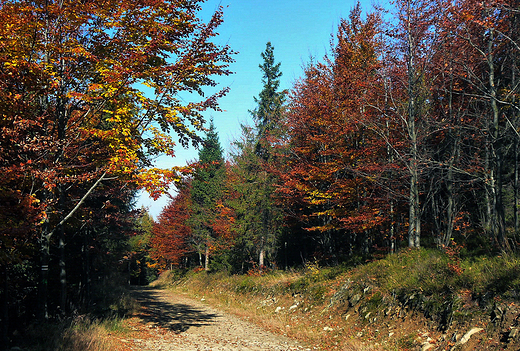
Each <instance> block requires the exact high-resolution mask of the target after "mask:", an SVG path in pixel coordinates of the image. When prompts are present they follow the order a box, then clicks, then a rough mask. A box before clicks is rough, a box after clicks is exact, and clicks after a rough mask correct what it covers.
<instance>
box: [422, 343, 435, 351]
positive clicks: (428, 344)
mask: <svg viewBox="0 0 520 351" xmlns="http://www.w3.org/2000/svg"><path fill="white" fill-rule="evenodd" d="M432 347H433V345H432V344H430V343H429V342H425V343H424V344H423V345H422V348H421V351H426V350H429V349H431V348H432Z"/></svg>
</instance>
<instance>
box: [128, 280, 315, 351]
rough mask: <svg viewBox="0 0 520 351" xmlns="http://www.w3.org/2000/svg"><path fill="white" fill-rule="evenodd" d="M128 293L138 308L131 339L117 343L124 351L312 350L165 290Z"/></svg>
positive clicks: (141, 288)
mask: <svg viewBox="0 0 520 351" xmlns="http://www.w3.org/2000/svg"><path fill="white" fill-rule="evenodd" d="M131 294H132V296H133V297H134V298H136V299H137V300H138V301H139V303H140V304H141V306H142V308H141V309H140V311H139V312H138V313H137V314H136V315H134V317H133V318H131V319H130V320H129V326H130V328H131V329H132V330H133V332H132V333H131V335H132V337H131V338H127V339H121V340H120V341H121V342H122V343H124V345H125V347H124V349H125V350H132V351H133V350H150V351H151V350H154V351H156V350H163V351H170V350H182V351H206V350H207V351H228V350H244V351H259V350H265V351H307V350H309V351H310V350H315V348H314V347H308V346H305V345H302V344H300V343H298V342H297V341H295V340H291V339H289V338H287V337H284V336H281V335H276V334H273V333H271V332H268V331H265V330H263V329H261V328H260V327H258V326H256V325H254V324H252V323H249V322H247V321H244V320H242V319H240V318H238V317H235V316H233V315H230V314H227V313H224V312H222V311H218V310H216V309H214V308H212V307H210V306H208V305H206V304H204V303H203V302H201V301H197V300H194V299H190V298H188V297H186V296H183V295H179V294H175V293H173V292H171V291H168V290H159V289H152V288H148V287H134V288H132V289H131Z"/></svg>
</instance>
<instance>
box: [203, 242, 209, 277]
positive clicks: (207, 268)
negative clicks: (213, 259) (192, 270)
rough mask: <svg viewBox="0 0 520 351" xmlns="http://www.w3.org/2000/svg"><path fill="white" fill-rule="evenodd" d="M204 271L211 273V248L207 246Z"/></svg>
mask: <svg viewBox="0 0 520 351" xmlns="http://www.w3.org/2000/svg"><path fill="white" fill-rule="evenodd" d="M204 270H205V271H209V246H207V245H206V253H205V255H204Z"/></svg>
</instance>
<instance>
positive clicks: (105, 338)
mask: <svg viewBox="0 0 520 351" xmlns="http://www.w3.org/2000/svg"><path fill="white" fill-rule="evenodd" d="M110 300H111V301H112V303H111V304H110V305H109V306H107V307H106V308H105V309H104V312H103V313H101V314H76V315H74V316H71V317H68V318H63V319H59V318H58V319H53V320H49V321H48V322H47V323H38V324H33V325H30V326H29V327H28V328H27V329H26V330H25V331H24V332H23V333H20V335H19V336H18V337H17V338H15V340H13V344H15V345H18V347H20V346H21V347H23V349H24V350H28V351H49V350H52V351H111V350H116V349H117V348H116V346H115V345H114V339H113V338H112V337H111V336H112V335H124V334H126V333H128V332H129V330H127V329H126V327H125V324H124V318H125V317H126V316H127V315H129V314H132V313H135V312H137V311H138V309H139V304H138V303H137V301H135V300H134V299H133V298H131V297H130V296H129V295H128V294H120V295H119V296H118V297H117V298H115V297H113V298H111V299H110ZM16 339H18V340H16Z"/></svg>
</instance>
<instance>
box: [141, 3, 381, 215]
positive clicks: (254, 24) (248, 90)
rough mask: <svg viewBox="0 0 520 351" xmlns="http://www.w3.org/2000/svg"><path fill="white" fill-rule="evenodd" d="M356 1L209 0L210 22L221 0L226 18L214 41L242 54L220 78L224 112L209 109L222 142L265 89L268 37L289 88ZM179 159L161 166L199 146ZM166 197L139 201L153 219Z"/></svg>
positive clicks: (204, 14)
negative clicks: (224, 93) (263, 65)
mask: <svg viewBox="0 0 520 351" xmlns="http://www.w3.org/2000/svg"><path fill="white" fill-rule="evenodd" d="M372 3H373V2H371V1H370V0H363V1H361V4H362V8H363V10H364V11H370V9H371V8H372ZM355 4H356V1H355V0H207V1H206V2H205V3H203V4H202V11H201V13H200V17H201V18H202V19H203V20H205V21H206V22H207V20H209V18H210V17H211V15H212V14H213V13H214V12H215V10H216V9H217V8H218V6H219V5H222V6H223V7H224V22H223V23H222V25H221V26H220V27H219V30H218V32H219V34H220V35H219V37H217V38H216V40H215V41H216V42H217V43H219V44H228V45H229V46H230V47H231V48H232V49H233V50H234V51H237V52H238V54H237V55H235V60H236V62H235V63H233V64H232V65H231V70H232V71H233V72H235V73H234V74H233V75H231V76H229V77H223V78H221V79H219V83H220V86H219V89H220V88H222V87H225V86H229V87H230V89H231V90H230V92H229V93H228V95H227V96H226V97H224V98H223V99H221V100H220V106H221V108H222V109H223V110H224V111H223V112H218V113H217V112H213V111H210V112H208V113H207V116H206V117H207V119H208V120H209V118H210V117H213V119H214V122H215V127H216V129H217V131H218V133H219V137H220V142H221V145H222V147H223V148H224V149H225V150H227V149H228V148H229V145H230V144H231V142H232V141H233V140H235V139H237V138H238V137H239V136H240V124H241V123H242V124H243V123H249V122H250V120H251V119H250V115H249V113H248V111H249V110H252V109H254V108H255V104H254V99H253V97H255V96H258V94H259V93H260V91H261V90H262V72H261V71H260V69H259V67H258V65H259V64H261V63H262V58H261V56H260V54H261V53H262V52H263V51H264V50H265V45H266V43H267V42H268V41H270V42H271V43H272V45H273V46H274V55H275V59H276V61H277V62H281V72H282V73H283V76H282V78H281V81H280V83H281V84H280V88H281V89H291V87H292V85H293V83H294V82H295V81H296V80H297V79H298V78H299V77H300V76H301V75H302V66H303V65H304V64H305V63H307V62H309V60H310V57H315V58H316V59H318V60H321V59H322V58H323V56H324V55H325V54H326V53H327V52H328V51H329V49H330V40H331V35H332V34H334V33H335V32H336V28H337V26H338V24H339V21H340V19H341V18H347V17H348V15H349V13H350V10H351V9H352V8H353V7H354V6H355ZM176 154H177V156H176V157H175V158H166V157H162V158H160V159H159V160H158V165H159V166H160V167H172V166H182V165H185V164H186V161H190V160H195V159H197V151H196V150H193V149H190V150H183V149H182V148H179V150H177V153H176ZM167 201H168V200H167V198H166V197H164V196H163V197H162V198H161V199H159V200H157V201H153V200H151V199H150V198H148V196H147V194H146V193H145V194H143V195H142V196H141V197H140V199H139V201H138V203H137V206H138V207H141V206H144V207H147V208H148V209H149V212H150V213H151V214H152V216H153V217H154V218H157V216H158V215H159V213H160V211H161V209H162V208H163V207H164V206H165V205H166V204H167Z"/></svg>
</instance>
